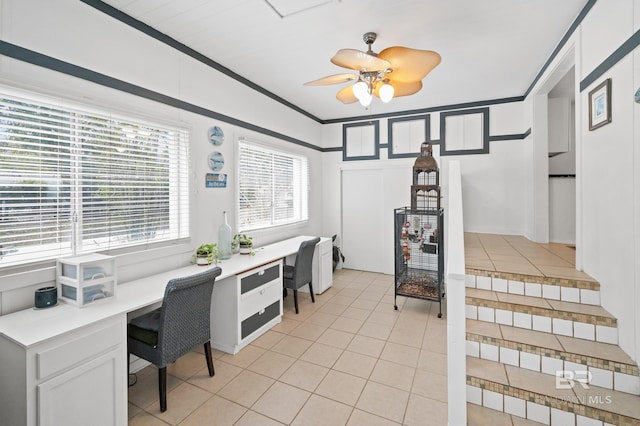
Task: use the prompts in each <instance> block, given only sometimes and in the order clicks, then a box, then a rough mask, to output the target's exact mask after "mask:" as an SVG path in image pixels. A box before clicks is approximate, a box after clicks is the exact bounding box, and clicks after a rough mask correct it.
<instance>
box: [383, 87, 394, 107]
mask: <svg viewBox="0 0 640 426" xmlns="http://www.w3.org/2000/svg"><path fill="white" fill-rule="evenodd" d="M394 91H395V90H394V88H393V86H392V85H390V84H389V83H385V84H383V85H382V87H381V88H380V100H382V102H384V103H387V102H389V101H390V100H391V99H393V93H394Z"/></svg>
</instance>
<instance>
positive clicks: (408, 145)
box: [387, 114, 431, 158]
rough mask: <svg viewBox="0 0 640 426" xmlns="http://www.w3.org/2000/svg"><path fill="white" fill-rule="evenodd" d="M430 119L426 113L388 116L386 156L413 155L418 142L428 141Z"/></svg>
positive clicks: (404, 156)
mask: <svg viewBox="0 0 640 426" xmlns="http://www.w3.org/2000/svg"><path fill="white" fill-rule="evenodd" d="M430 127H431V120H430V116H429V115H428V114H426V115H415V116H410V117H400V118H390V119H389V120H388V121H387V137H388V138H387V140H388V141H389V155H388V158H406V157H415V156H416V154H418V153H419V152H420V144H422V143H423V142H425V141H430V139H431V138H430V136H431V135H430V133H431V131H430Z"/></svg>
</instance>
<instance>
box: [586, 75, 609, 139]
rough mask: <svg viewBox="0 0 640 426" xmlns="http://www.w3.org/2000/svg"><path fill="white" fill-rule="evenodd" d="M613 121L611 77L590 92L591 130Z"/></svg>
mask: <svg viewBox="0 0 640 426" xmlns="http://www.w3.org/2000/svg"><path fill="white" fill-rule="evenodd" d="M609 123H611V79H610V78H608V79H606V80H605V81H603V82H602V83H600V84H598V86H597V87H596V88H595V89H593V90H592V91H590V92H589V130H595V129H597V128H598V127H602V126H604V125H605V124H609Z"/></svg>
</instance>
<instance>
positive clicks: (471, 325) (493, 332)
mask: <svg viewBox="0 0 640 426" xmlns="http://www.w3.org/2000/svg"><path fill="white" fill-rule="evenodd" d="M466 325H467V333H474V334H479V335H481V336H487V337H493V338H494V339H501V338H502V333H501V332H500V325H499V324H496V323H492V322H487V321H476V320H472V319H467V322H466Z"/></svg>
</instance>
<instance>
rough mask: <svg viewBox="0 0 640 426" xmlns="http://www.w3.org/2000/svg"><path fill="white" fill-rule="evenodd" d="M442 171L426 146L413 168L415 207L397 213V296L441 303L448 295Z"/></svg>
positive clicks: (395, 306) (395, 228)
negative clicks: (441, 186)
mask: <svg viewBox="0 0 640 426" xmlns="http://www.w3.org/2000/svg"><path fill="white" fill-rule="evenodd" d="M439 174H440V172H439V170H438V164H437V163H436V160H435V159H434V158H433V152H432V148H431V145H430V144H428V143H426V142H425V143H423V144H422V146H421V147H420V156H419V157H418V158H417V159H416V161H415V163H414V166H413V184H412V185H411V206H410V207H401V208H397V209H395V211H394V220H395V224H394V232H395V250H394V253H395V296H394V308H395V309H396V310H397V309H398V305H397V296H405V297H412V298H419V299H426V300H433V301H437V302H438V303H439V309H440V310H439V312H438V318H441V317H442V297H443V296H444V292H443V287H444V226H443V225H444V212H443V209H442V207H441V206H440V199H441V197H440V176H439Z"/></svg>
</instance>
